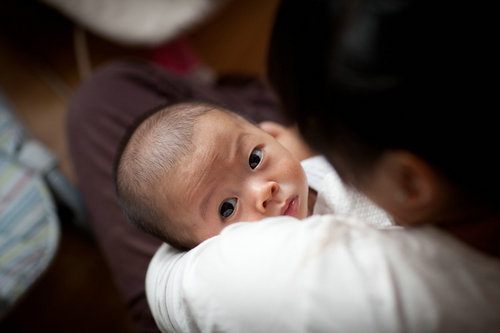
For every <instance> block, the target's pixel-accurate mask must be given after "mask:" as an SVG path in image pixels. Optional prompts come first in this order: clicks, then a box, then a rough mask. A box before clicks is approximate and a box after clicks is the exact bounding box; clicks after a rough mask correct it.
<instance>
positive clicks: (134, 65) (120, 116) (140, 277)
mask: <svg viewBox="0 0 500 333" xmlns="http://www.w3.org/2000/svg"><path fill="white" fill-rule="evenodd" d="M188 99H196V100H203V101H209V102H214V103H219V104H221V105H223V106H225V107H227V108H230V109H232V110H235V111H238V112H240V113H242V114H244V115H247V116H248V117H249V118H251V119H253V120H255V121H262V120H275V121H280V122H281V121H282V117H281V116H280V114H279V112H278V105H277V103H276V101H275V99H274V98H273V95H272V94H271V93H270V91H269V89H267V88H266V86H265V85H263V84H262V83H259V82H257V81H255V80H249V79H245V80H242V79H241V78H226V79H225V80H221V81H220V83H219V84H217V85H215V86H208V85H204V84H200V83H196V82H191V81H188V80H187V79H185V78H182V77H178V76H175V75H173V74H171V73H168V72H167V71H166V70H164V69H163V68H160V67H157V66H154V65H151V64H146V63H142V62H131V61H129V62H126V61H124V62H117V63H112V64H110V65H107V66H105V67H103V68H102V69H100V70H99V71H97V72H96V73H95V74H94V75H93V77H92V78H91V79H90V80H88V81H87V82H85V83H84V84H83V85H82V86H81V87H80V88H79V89H78V91H77V92H76V94H75V96H74V97H73V99H72V101H71V103H70V107H69V113H68V118H67V131H68V137H69V148H70V155H71V158H72V162H73V164H74V168H75V173H76V177H77V182H78V186H79V187H80V189H81V191H82V193H83V196H84V199H85V203H86V205H87V208H88V212H89V224H90V226H91V228H92V230H93V232H94V234H95V238H96V241H97V243H98V244H99V246H100V249H101V250H102V252H103V253H104V255H105V257H106V259H107V261H108V263H109V267H110V269H111V270H112V272H113V276H114V278H115V280H116V283H117V285H118V288H119V290H120V292H121V294H122V296H123V300H124V302H125V303H126V305H127V307H128V308H129V309H130V310H131V313H132V315H133V318H134V320H135V322H136V323H137V325H138V327H139V328H140V329H141V331H143V332H158V329H157V327H156V324H155V323H154V321H153V318H152V316H151V313H150V311H149V308H148V306H147V301H146V296H145V286H144V279H145V274H146V269H147V266H148V264H149V261H150V259H151V257H152V256H153V254H154V253H155V251H156V249H157V248H158V246H159V245H160V244H161V242H160V241H159V240H157V239H156V238H153V237H151V236H149V235H147V234H145V233H143V232H141V231H139V230H138V229H136V228H135V227H133V226H132V225H131V224H130V223H129V222H128V220H127V219H126V217H125V216H124V214H123V213H122V211H121V209H120V207H119V205H118V202H117V200H116V197H115V192H114V187H113V183H112V170H113V163H114V159H115V153H116V151H117V148H118V146H119V144H120V141H121V139H122V137H123V136H124V134H125V133H126V130H127V128H128V127H129V126H130V125H131V124H132V123H133V122H134V120H135V119H136V118H137V117H140V116H141V115H142V114H143V113H144V112H146V111H148V110H150V109H153V108H154V107H157V106H159V105H161V104H164V103H167V102H178V101H183V100H188ZM110 319H111V318H110Z"/></svg>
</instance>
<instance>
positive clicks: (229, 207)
mask: <svg viewBox="0 0 500 333" xmlns="http://www.w3.org/2000/svg"><path fill="white" fill-rule="evenodd" d="M237 201H238V199H236V198H229V199H226V200H224V201H223V202H222V204H221V205H220V208H219V214H220V217H221V218H222V219H223V220H225V219H226V218H228V217H229V216H231V215H233V213H234V210H235V209H236V202H237Z"/></svg>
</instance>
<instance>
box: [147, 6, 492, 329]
mask: <svg viewBox="0 0 500 333" xmlns="http://www.w3.org/2000/svg"><path fill="white" fill-rule="evenodd" d="M483 10H484V9H483V8H477V9H476V8H470V6H467V7H466V8H465V7H463V8H461V7H460V6H459V5H456V6H454V7H453V8H449V7H448V6H445V5H441V4H435V5H433V6H431V7H429V6H426V5H425V4H424V3H422V2H419V1H357V2H356V1H353V2H351V1H328V0H323V1H314V2H308V3H307V4H305V3H303V2H299V1H287V0H285V1H283V3H282V6H281V8H280V12H279V15H278V18H277V22H276V25H275V31H274V35H273V39H272V42H271V53H270V78H271V81H272V82H273V83H274V86H275V87H276V89H277V91H278V93H279V95H280V97H281V98H282V100H283V102H284V106H285V108H284V109H285V110H287V111H288V112H289V114H290V115H291V117H292V118H293V120H295V121H296V122H297V123H298V124H299V127H300V129H301V132H302V133H303V135H304V137H305V138H306V140H307V141H308V142H309V143H310V144H311V145H312V146H313V147H314V148H316V149H318V150H319V151H321V152H323V153H324V154H325V155H326V156H327V157H328V158H329V160H330V161H331V162H332V164H333V165H334V166H335V167H336V169H337V170H338V172H339V174H340V175H341V177H342V178H343V179H344V181H345V182H346V183H348V184H351V185H353V186H354V187H356V188H358V189H359V190H361V191H362V192H364V193H365V194H366V195H367V196H368V197H370V198H371V199H372V200H373V201H374V202H376V203H377V204H378V205H379V206H380V207H382V208H384V209H385V210H386V211H387V212H389V213H390V214H391V215H392V216H393V217H394V219H395V220H396V221H397V223H399V224H401V225H403V226H406V228H405V229H404V230H377V229H374V228H371V227H367V226H366V225H365V224H364V223H363V221H360V220H356V219H355V220H353V219H349V218H340V217H335V216H332V215H326V216H313V217H310V218H308V219H306V220H305V221H303V222H298V221H295V222H294V221H292V220H290V219H288V218H283V217H282V218H272V219H267V220H264V221H262V222H259V223H253V224H250V223H247V224H237V225H233V226H230V227H228V228H226V229H225V230H224V231H223V232H222V233H221V235H219V236H217V237H214V238H212V239H210V240H208V241H207V242H205V243H203V244H201V245H200V246H199V247H197V248H195V249H194V250H192V251H190V252H189V253H186V254H183V253H176V252H175V251H172V250H171V249H166V248H163V249H161V250H160V251H159V252H158V253H157V255H156V257H155V258H154V259H153V262H152V264H151V266H150V270H149V272H148V285H147V291H148V297H149V301H150V305H151V308H152V310H153V314H154V316H155V318H156V319H157V322H158V324H159V326H160V327H161V328H162V329H163V330H164V331H228V332H233V331H248V332H264V331H272V332H285V331H286V332H305V331H311V332H335V331H345V332H366V331H372V332H476V331H481V332H486V331H487V332H496V331H498V329H499V328H500V315H499V313H500V260H499V254H500V218H499V216H500V215H499V207H500V205H499V202H498V195H497V188H498V186H499V184H498V180H497V179H498V177H496V173H497V170H498V169H499V166H498V163H497V162H495V161H493V159H489V158H488V159H487V161H486V162H485V163H484V162H483V163H482V162H480V161H484V160H485V157H488V156H491V154H492V152H493V151H495V149H496V148H495V147H496V144H495V143H496V142H497V138H496V134H495V130H494V127H493V124H494V121H493V119H492V118H491V117H493V116H492V115H491V110H490V108H491V105H495V103H494V100H493V99H492V97H493V96H494V95H493V94H491V93H490V90H491V88H490V86H489V83H488V80H486V77H487V73H488V71H489V70H490V68H492V66H493V64H494V62H492V61H489V58H488V57H489V55H490V54H491V53H490V51H491V50H489V49H488V48H487V47H486V46H485V45H488V44H482V43H481V42H480V40H479V39H478V36H480V35H481V33H483V32H486V31H487V30H485V29H484V28H485V27H484V26H483V24H485V22H476V21H475V20H472V21H473V22H474V25H472V24H471V25H465V26H464V23H463V21H462V18H463V17H468V18H469V19H476V18H477V16H476V14H477V13H479V12H481V13H482V12H483ZM443 20H444V21H443ZM482 23H483V24H482ZM469 48H470V49H469ZM463 107H466V108H468V109H470V110H474V115H473V116H471V114H470V113H467V114H465V115H460V114H458V113H457V112H456V110H458V109H460V108H463ZM466 133H467V134H466Z"/></svg>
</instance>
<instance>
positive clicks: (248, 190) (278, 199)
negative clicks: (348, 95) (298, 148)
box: [160, 111, 309, 246]
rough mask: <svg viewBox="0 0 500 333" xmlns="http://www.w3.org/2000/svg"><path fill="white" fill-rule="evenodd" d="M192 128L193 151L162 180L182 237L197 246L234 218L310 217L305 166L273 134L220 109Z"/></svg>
mask: <svg viewBox="0 0 500 333" xmlns="http://www.w3.org/2000/svg"><path fill="white" fill-rule="evenodd" d="M193 133H194V134H193V146H194V152H193V153H192V154H189V155H188V156H186V157H184V158H182V159H181V160H180V161H179V163H178V164H177V165H176V168H175V170H174V171H172V172H169V174H168V175H167V176H166V177H165V179H164V181H163V182H162V184H161V188H162V189H163V193H164V194H165V196H163V197H164V198H165V201H164V202H161V203H160V204H163V207H164V209H165V211H166V212H167V213H168V216H169V217H170V220H172V221H175V223H177V225H175V226H173V227H174V229H175V230H176V231H177V232H178V235H179V236H180V237H181V239H185V240H188V242H192V244H191V245H192V246H196V245H197V244H199V243H201V242H202V241H204V240H205V239H207V238H210V237H212V236H215V235H217V234H219V233H220V232H221V231H222V229H223V228H224V227H226V226H228V225H229V224H232V223H235V222H240V221H257V220H261V219H263V218H265V217H270V216H278V215H290V216H293V217H296V218H298V219H302V218H305V217H306V216H307V213H308V207H307V196H308V191H309V188H308V185H307V180H306V177H305V174H304V171H303V169H302V167H301V165H300V162H299V161H298V160H297V159H296V158H295V157H294V156H293V155H292V154H291V153H290V152H289V151H288V150H287V149H285V148H284V147H283V146H282V145H281V144H280V143H279V142H278V141H276V139H275V138H274V137H272V136H271V135H269V134H267V133H266V132H264V131H263V130H261V129H260V128H258V127H257V126H255V125H253V124H251V123H249V122H248V121H246V120H244V119H242V118H240V117H237V116H235V115H232V114H227V113H225V112H220V111H211V112H209V113H207V114H206V115H203V116H202V117H200V118H199V119H198V120H197V122H196V124H195V126H194V131H193ZM167 210H168V211H167Z"/></svg>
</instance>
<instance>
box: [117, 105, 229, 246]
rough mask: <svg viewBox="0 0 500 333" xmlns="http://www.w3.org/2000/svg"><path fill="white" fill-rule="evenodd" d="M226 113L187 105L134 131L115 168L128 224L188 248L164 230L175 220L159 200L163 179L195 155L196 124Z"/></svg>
mask: <svg viewBox="0 0 500 333" xmlns="http://www.w3.org/2000/svg"><path fill="white" fill-rule="evenodd" d="M214 110H217V111H224V112H229V111H226V110H225V109H223V108H221V107H218V106H216V105H213V104H209V103H204V102H197V101H192V102H182V103H176V104H171V105H167V106H163V107H160V108H158V109H156V110H153V111H152V112H150V113H148V114H147V115H146V116H145V117H144V118H142V119H140V120H139V121H138V122H137V124H135V125H134V126H132V127H131V128H130V130H129V132H128V133H129V134H128V135H127V136H126V137H125V138H124V140H123V144H122V145H121V148H120V150H119V152H118V156H117V160H116V163H115V171H114V183H115V189H116V193H117V196H118V201H119V203H120V205H121V207H122V209H123V211H124V213H125V215H126V216H127V218H128V219H129V220H130V221H131V222H132V224H133V225H135V226H136V227H137V228H139V229H140V230H142V231H144V232H146V233H149V234H151V235H153V236H155V237H157V238H160V239H161V240H163V241H164V242H167V243H169V244H170V245H172V246H174V247H176V248H178V249H181V250H186V249H187V248H188V247H187V246H186V245H185V244H184V243H185V241H183V240H181V239H180V237H179V236H178V235H175V232H173V231H172V230H170V231H167V230H166V228H165V227H164V226H165V225H166V224H168V223H169V221H170V220H169V217H168V216H166V214H165V213H164V212H162V211H160V209H159V205H158V204H157V202H158V198H155V197H154V194H155V193H161V191H155V189H157V187H158V184H159V183H160V180H161V177H162V176H164V175H165V174H166V173H168V172H169V170H170V169H172V168H174V167H175V165H176V163H177V162H178V161H179V160H180V159H181V158H182V157H184V156H186V155H187V154H189V153H190V152H192V151H193V146H192V136H193V128H194V124H195V122H196V120H197V119H198V118H199V117H201V116H203V115H205V114H206V113H208V112H209V111H214Z"/></svg>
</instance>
